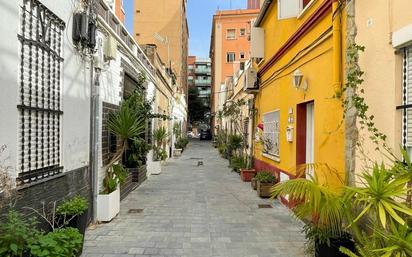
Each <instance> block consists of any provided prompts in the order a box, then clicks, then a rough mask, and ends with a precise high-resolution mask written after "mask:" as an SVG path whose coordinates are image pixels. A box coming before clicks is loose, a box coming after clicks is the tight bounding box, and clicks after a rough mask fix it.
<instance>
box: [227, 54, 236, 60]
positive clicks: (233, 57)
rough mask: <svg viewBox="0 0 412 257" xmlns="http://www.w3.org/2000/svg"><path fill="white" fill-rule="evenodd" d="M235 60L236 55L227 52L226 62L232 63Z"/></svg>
mask: <svg viewBox="0 0 412 257" xmlns="http://www.w3.org/2000/svg"><path fill="white" fill-rule="evenodd" d="M235 60H236V54H235V53H233V52H228V53H227V54H226V62H234V61H235Z"/></svg>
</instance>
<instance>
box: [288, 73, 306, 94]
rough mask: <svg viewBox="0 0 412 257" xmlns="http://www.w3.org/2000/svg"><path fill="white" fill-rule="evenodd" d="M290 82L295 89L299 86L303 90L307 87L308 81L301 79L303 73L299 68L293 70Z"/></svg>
mask: <svg viewBox="0 0 412 257" xmlns="http://www.w3.org/2000/svg"><path fill="white" fill-rule="evenodd" d="M292 83H293V86H294V87H295V88H296V89H299V88H300V87H301V86H302V89H303V90H304V91H306V90H307V89H308V83H307V81H306V80H304V79H303V74H302V72H301V71H300V70H299V69H297V70H295V71H294V72H293V74H292Z"/></svg>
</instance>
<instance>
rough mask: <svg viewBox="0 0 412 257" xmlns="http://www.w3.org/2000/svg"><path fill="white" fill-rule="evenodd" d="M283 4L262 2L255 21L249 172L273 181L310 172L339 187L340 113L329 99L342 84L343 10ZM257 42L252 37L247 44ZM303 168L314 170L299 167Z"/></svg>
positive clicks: (317, 0) (328, 2) (322, 3)
mask: <svg viewBox="0 0 412 257" xmlns="http://www.w3.org/2000/svg"><path fill="white" fill-rule="evenodd" d="M291 2H293V1H287V0H279V1H265V2H264V3H263V7H262V10H261V13H260V15H259V16H258V18H257V20H256V22H255V29H258V30H259V29H260V30H261V31H264V38H263V39H261V40H260V41H262V43H263V44H264V53H263V56H261V57H262V58H259V59H257V63H256V69H257V71H258V78H259V90H258V93H257V94H256V100H255V109H256V111H255V124H257V126H256V127H255V130H256V138H255V143H254V153H253V156H254V164H255V168H256V169H257V170H271V171H273V172H274V173H275V174H276V175H277V176H278V178H279V179H280V180H281V181H284V180H288V179H293V178H296V177H302V176H305V175H306V174H308V173H309V174H314V173H316V175H317V176H318V178H319V179H320V180H321V181H322V182H325V183H328V184H329V185H332V186H340V185H342V184H343V183H344V179H345V177H344V176H345V141H344V125H343V107H342V100H341V99H337V98H334V95H335V93H336V92H337V91H338V92H339V91H340V90H341V86H342V80H343V79H342V74H343V66H344V65H343V63H344V60H343V59H344V57H343V56H344V54H343V52H344V51H343V50H342V49H345V46H344V42H343V40H342V38H344V30H342V27H344V24H345V15H342V14H341V11H340V10H344V8H340V7H342V6H338V2H337V1H334V0H311V1H308V0H302V1H301V2H299V4H298V5H297V6H296V4H294V3H291ZM333 13H335V14H334V15H333ZM262 34H263V33H262ZM258 41H259V40H256V38H253V34H252V44H253V42H258ZM252 48H253V47H252ZM252 51H253V50H252ZM252 55H253V53H252ZM254 57H256V56H254ZM311 163H314V164H315V167H308V165H305V164H311ZM305 166H306V168H304V167H305ZM326 166H327V167H329V168H326ZM302 167H303V168H302ZM302 170H303V172H302Z"/></svg>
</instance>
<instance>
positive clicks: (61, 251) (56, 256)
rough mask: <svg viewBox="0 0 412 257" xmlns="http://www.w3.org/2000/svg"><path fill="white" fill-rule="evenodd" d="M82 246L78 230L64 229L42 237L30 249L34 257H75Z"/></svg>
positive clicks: (81, 238) (81, 237)
mask: <svg viewBox="0 0 412 257" xmlns="http://www.w3.org/2000/svg"><path fill="white" fill-rule="evenodd" d="M82 244H83V236H82V235H81V234H80V233H79V230H78V229H76V228H63V229H57V230H55V231H53V232H50V233H47V234H43V235H40V236H39V237H38V238H37V240H35V241H33V242H32V243H31V244H30V245H29V248H30V253H31V255H32V256H34V257H75V256H76V253H77V252H78V251H79V250H80V248H81V247H82Z"/></svg>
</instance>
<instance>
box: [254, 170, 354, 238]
mask: <svg viewBox="0 0 412 257" xmlns="http://www.w3.org/2000/svg"><path fill="white" fill-rule="evenodd" d="M258 175H259V174H258ZM272 190H273V192H272V198H274V197H277V196H284V197H286V196H288V197H289V201H291V202H294V203H295V205H294V206H293V210H294V212H295V214H296V216H297V217H299V218H300V219H302V220H305V221H306V222H307V223H306V224H307V225H306V226H305V228H304V230H305V232H306V236H307V238H308V239H309V241H311V242H321V243H326V244H330V240H331V239H332V238H339V237H341V236H342V235H344V234H345V232H346V231H345V229H344V225H343V223H344V218H345V201H344V198H343V197H342V196H343V195H342V192H341V191H339V190H336V189H332V188H331V187H330V186H329V185H328V184H327V183H320V182H319V179H318V177H317V175H316V174H315V175H314V176H313V177H312V176H309V178H308V179H306V178H296V179H292V180H287V181H284V182H281V183H279V184H277V185H275V186H274V187H273V189H272Z"/></svg>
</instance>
